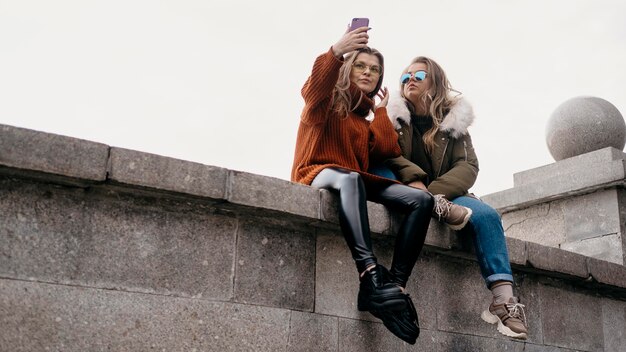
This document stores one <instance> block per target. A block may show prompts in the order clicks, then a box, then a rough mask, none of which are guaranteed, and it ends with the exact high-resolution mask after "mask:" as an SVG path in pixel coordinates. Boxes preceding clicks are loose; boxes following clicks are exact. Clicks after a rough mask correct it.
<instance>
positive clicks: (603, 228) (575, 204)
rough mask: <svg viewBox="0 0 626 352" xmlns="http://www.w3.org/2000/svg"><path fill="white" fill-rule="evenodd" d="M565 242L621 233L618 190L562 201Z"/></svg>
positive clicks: (602, 191) (598, 192) (597, 192)
mask: <svg viewBox="0 0 626 352" xmlns="http://www.w3.org/2000/svg"><path fill="white" fill-rule="evenodd" d="M561 209H562V211H563V217H564V222H565V237H566V238H565V242H576V241H579V240H583V239H588V238H595V237H599V236H604V235H609V234H618V233H620V222H621V220H622V219H620V216H619V206H618V203H617V191H616V189H608V190H600V191H596V192H594V193H590V194H585V195H581V196H574V197H571V198H568V199H565V200H563V201H562V205H561Z"/></svg>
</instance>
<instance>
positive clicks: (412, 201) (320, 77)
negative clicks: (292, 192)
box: [291, 27, 433, 343]
mask: <svg viewBox="0 0 626 352" xmlns="http://www.w3.org/2000/svg"><path fill="white" fill-rule="evenodd" d="M368 30H369V29H368V28H366V27H362V28H358V29H355V30H353V31H349V30H348V31H346V33H345V34H344V35H343V36H342V37H341V39H339V41H338V42H337V43H335V44H334V45H333V46H332V47H331V48H330V49H329V50H328V51H327V52H326V53H324V54H322V55H320V56H318V57H317V59H316V60H315V63H314V65H313V70H312V72H311V76H310V77H309V78H308V80H307V81H306V83H305V84H304V87H303V88H302V96H303V98H304V101H305V107H304V109H303V111H302V115H301V120H300V126H299V128H298V137H297V142H296V150H295V157H294V163H293V168H292V173H291V179H292V181H295V182H300V183H304V184H308V185H311V186H313V187H317V188H326V189H329V190H331V191H333V192H336V193H338V194H339V220H340V226H341V230H342V232H343V235H344V238H345V240H346V242H347V244H348V247H349V248H350V251H351V253H352V258H353V259H354V261H355V263H356V268H357V270H358V273H359V275H360V286H359V294H358V309H359V310H361V311H370V312H371V313H372V314H374V315H375V316H377V317H379V318H381V319H382V320H383V323H384V324H385V326H386V327H387V328H389V330H391V331H392V332H393V333H394V334H395V335H397V336H398V337H400V338H402V339H403V340H405V341H407V342H409V343H415V340H416V338H417V336H418V335H419V327H418V325H417V315H416V314H415V308H413V304H412V302H411V300H410V297H409V296H408V295H407V294H406V293H405V292H404V288H405V287H406V284H407V281H408V279H409V275H410V274H411V271H412V270H413V267H414V266H415V263H416V261H417V258H418V255H419V253H420V251H421V249H422V247H423V244H424V240H425V237H426V232H427V230H428V225H429V222H430V216H431V212H432V209H433V198H432V196H431V195H430V194H429V193H428V192H425V191H423V190H419V189H416V188H413V187H409V186H405V185H403V184H401V183H400V182H397V181H394V180H390V179H386V178H383V177H379V176H376V175H372V174H370V173H368V172H367V170H368V167H369V166H370V165H371V164H373V163H381V162H383V161H384V160H386V159H389V158H394V157H397V156H399V155H400V149H399V146H398V142H397V141H398V137H397V134H396V132H395V130H394V128H393V126H392V124H391V122H390V121H389V118H388V116H387V111H386V105H387V101H388V100H389V96H388V92H387V89H386V88H383V89H381V85H382V81H383V70H384V66H383V65H384V61H383V56H382V55H381V54H380V52H378V51H377V50H375V49H372V48H369V47H368V46H367V43H368V39H369V37H368V34H367V31H368ZM346 54H347V55H346ZM344 55H346V56H345V57H344ZM376 96H378V98H379V99H380V102H379V103H378V105H375V102H374V99H375V97H376ZM372 117H373V119H372ZM367 199H370V200H372V201H375V202H378V203H382V204H384V205H386V206H388V207H390V208H392V209H394V210H396V211H399V212H402V213H404V214H406V216H405V218H404V221H403V223H402V226H401V227H400V229H399V231H398V234H397V237H396V244H395V250H394V255H393V261H392V264H391V268H390V270H387V269H386V268H384V267H383V266H382V265H380V264H378V263H377V260H376V257H375V256H374V253H373V251H372V244H371V239H370V229H369V223H368V216H367V206H366V201H367Z"/></svg>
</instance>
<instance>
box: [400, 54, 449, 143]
mask: <svg viewBox="0 0 626 352" xmlns="http://www.w3.org/2000/svg"><path fill="white" fill-rule="evenodd" d="M416 63H422V64H425V65H426V72H427V77H428V79H430V88H429V89H428V91H426V92H424V94H422V95H421V96H420V99H421V100H422V103H423V104H424V106H427V107H428V113H429V115H430V116H431V117H432V119H433V127H432V128H431V129H430V130H428V131H427V132H426V133H424V136H423V137H422V138H423V140H424V145H425V146H426V150H427V151H428V152H431V151H432V150H433V148H434V146H435V134H437V132H438V131H439V126H440V125H441V122H443V119H444V118H445V117H446V114H447V113H448V112H449V111H450V109H451V108H452V106H453V105H454V103H455V98H456V97H457V96H459V95H460V94H461V92H459V91H458V90H455V89H454V88H452V85H451V84H450V81H448V77H447V76H446V73H445V71H444V70H443V68H441V66H439V64H438V63H437V62H435V60H433V59H430V58H428V57H425V56H418V57H416V58H414V59H413V60H412V61H411V63H410V64H409V65H408V66H407V67H406V68H405V69H404V71H402V74H405V73H407V72H408V71H409V67H410V66H411V65H413V64H416ZM451 92H455V93H457V94H456V95H452V94H450V93H451ZM400 95H402V97H403V98H404V100H405V101H406V102H407V107H408V108H409V110H411V112H412V113H415V107H414V106H413V104H412V103H411V102H410V101H409V100H408V99H407V98H406V97H405V96H404V84H402V83H400Z"/></svg>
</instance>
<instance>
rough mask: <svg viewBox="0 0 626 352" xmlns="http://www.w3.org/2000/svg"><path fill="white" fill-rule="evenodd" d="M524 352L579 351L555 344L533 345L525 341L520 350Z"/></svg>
mask: <svg viewBox="0 0 626 352" xmlns="http://www.w3.org/2000/svg"><path fill="white" fill-rule="evenodd" d="M522 351H524V352H579V351H575V350H570V349H569V348H561V347H556V346H546V345H533V344H530V343H527V344H526V345H525V346H524V349H523V350H522Z"/></svg>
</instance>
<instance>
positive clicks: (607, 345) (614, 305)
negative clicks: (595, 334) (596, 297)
mask: <svg viewBox="0 0 626 352" xmlns="http://www.w3.org/2000/svg"><path fill="white" fill-rule="evenodd" d="M602 317H603V319H602V320H603V326H604V352H622V351H624V348H625V347H626V302H622V301H614V300H610V299H605V300H604V302H603V304H602Z"/></svg>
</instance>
